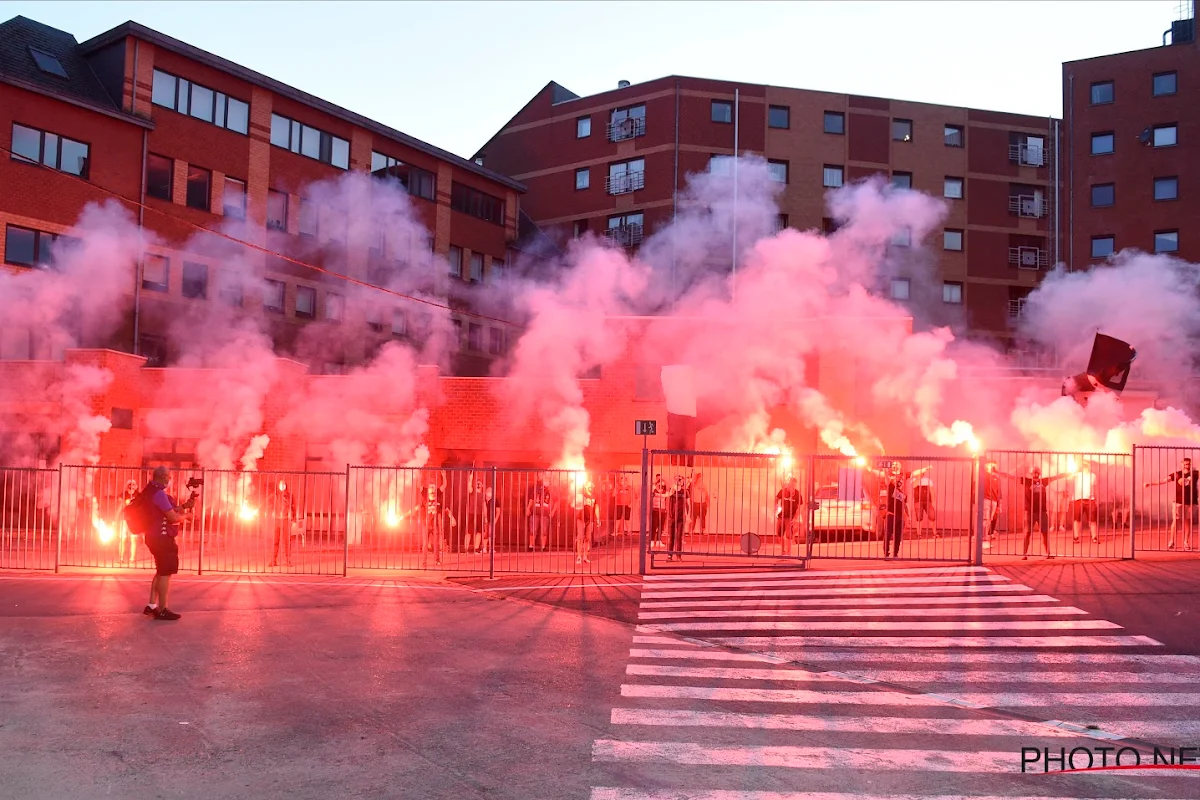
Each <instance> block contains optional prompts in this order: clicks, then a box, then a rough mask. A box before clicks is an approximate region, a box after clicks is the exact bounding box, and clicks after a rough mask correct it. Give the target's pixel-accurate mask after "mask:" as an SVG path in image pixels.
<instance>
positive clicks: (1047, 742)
mask: <svg viewBox="0 0 1200 800" xmlns="http://www.w3.org/2000/svg"><path fill="white" fill-rule="evenodd" d="M638 621H639V624H638V626H637V628H636V630H635V633H634V635H633V646H632V647H631V649H630V652H629V656H630V661H629V663H628V665H627V667H626V680H625V682H624V684H623V685H622V686H621V690H620V694H621V698H620V701H619V704H618V705H617V707H615V708H614V709H613V710H612V715H611V719H610V722H611V725H612V728H611V730H610V731H609V732H608V735H606V736H602V737H598V738H597V739H596V741H595V743H594V745H593V752H592V757H593V762H594V764H595V765H596V767H597V769H598V770H599V773H598V774H602V775H604V776H605V777H607V778H608V780H605V781H604V784H603V785H598V786H596V787H595V788H594V789H593V791H592V796H591V797H592V800H684V799H685V798H687V800H801V799H802V798H803V800H876V799H877V798H892V799H893V800H903V798H910V799H911V800H917V799H918V798H920V800H948V798H950V797H956V798H969V799H970V800H991V799H992V798H999V797H1006V798H1009V800H1022V798H1024V800H1041V797H1042V795H1040V794H1038V793H1037V792H1036V791H1034V792H1032V793H1031V792H1030V791H1029V790H1030V789H1031V788H1034V787H1040V788H1043V789H1045V788H1046V787H1047V786H1048V785H1049V784H1050V783H1051V781H1053V780H1066V781H1081V780H1085V779H1086V781H1087V783H1086V784H1082V783H1069V784H1061V783H1060V784H1056V785H1054V786H1053V787H1052V789H1051V794H1052V795H1053V796H1054V797H1059V796H1078V797H1085V796H1093V795H1092V794H1090V793H1092V792H1095V793H1096V795H1095V796H1111V797H1127V796H1133V795H1131V794H1130V792H1135V791H1137V787H1150V786H1154V785H1156V784H1154V781H1162V780H1175V781H1179V780H1180V777H1181V776H1182V775H1184V774H1190V775H1193V776H1194V777H1193V778H1192V780H1191V781H1190V782H1189V786H1191V787H1192V789H1194V788H1195V781H1196V780H1200V774H1198V773H1169V774H1166V773H1147V772H1144V771H1143V772H1125V773H1092V774H1088V775H1086V776H1079V777H1076V776H1062V777H1061V778H1053V779H1052V778H1050V777H1049V776H1047V775H1045V774H1044V773H1039V774H1041V775H1042V778H1041V779H1042V780H1043V781H1044V783H1042V784H1036V783H1031V782H1030V781H1031V779H1033V776H1032V775H1029V774H1024V775H1023V774H1022V772H1021V768H1022V748H1028V749H1029V751H1028V752H1030V753H1032V752H1034V749H1038V750H1037V752H1042V750H1041V749H1042V748H1046V749H1048V750H1049V752H1051V753H1058V752H1059V751H1060V749H1064V750H1065V751H1070V750H1071V749H1072V748H1078V747H1085V748H1089V749H1091V750H1093V751H1096V749H1097V748H1101V747H1109V748H1112V749H1113V750H1115V749H1117V748H1122V747H1129V746H1134V747H1138V748H1141V749H1143V751H1145V747H1144V745H1145V743H1150V744H1152V745H1160V746H1162V747H1164V748H1166V747H1181V746H1185V747H1194V746H1196V745H1197V743H1198V742H1197V737H1200V721H1197V720H1196V719H1195V714H1194V713H1193V709H1195V708H1197V707H1200V691H1196V690H1195V689H1196V685H1197V683H1198V682H1200V658H1197V657H1192V656H1182V655H1173V654H1168V653H1165V652H1162V645H1161V644H1160V643H1159V642H1158V641H1156V640H1154V639H1152V638H1150V637H1148V636H1144V635H1139V634H1137V633H1134V632H1129V631H1126V630H1124V629H1123V628H1122V627H1121V626H1120V625H1118V624H1116V623H1114V622H1111V621H1109V620H1104V619H1097V618H1094V617H1092V616H1091V615H1090V614H1089V613H1088V612H1087V611H1085V610H1083V609H1081V608H1077V607H1075V606H1070V605H1066V604H1063V603H1060V602H1059V601H1058V600H1057V599H1056V598H1054V597H1052V596H1049V595H1045V594H1038V593H1035V592H1034V591H1033V590H1032V589H1030V588H1029V587H1027V586H1023V585H1021V584H1019V583H1017V582H1014V581H1011V580H1008V579H1007V578H1004V577H1003V576H1000V575H997V574H995V573H992V572H991V571H990V570H988V569H986V568H981V567H958V568H933V569H930V568H905V569H897V570H864V571H862V572H846V571H842V572H824V571H822V572H804V571H788V572H774V573H772V572H766V573H752V572H739V573H733V574H730V573H724V574H715V575H678V576H674V575H662V576H653V577H647V578H646V580H645V584H644V587H643V591H642V596H641V605H640V608H639V613H638ZM1133 740H1137V741H1133ZM1110 752H1111V751H1110ZM1147 752H1148V751H1147ZM1096 763H1097V765H1098V764H1099V761H1097V762H1096ZM1146 763H1149V758H1147V761H1146ZM1192 789H1189V791H1188V792H1185V793H1184V794H1183V795H1178V796H1194V795H1195V793H1194V791H1192ZM1146 791H1150V790H1149V789H1147V790H1146ZM1171 791H1176V792H1177V791H1178V789H1175V790H1172V789H1169V788H1163V789H1159V790H1156V791H1155V796H1163V797H1166V796H1172V797H1173V796H1177V795H1176V794H1170V795H1168V794H1164V792H1171ZM1047 800H1049V795H1047Z"/></svg>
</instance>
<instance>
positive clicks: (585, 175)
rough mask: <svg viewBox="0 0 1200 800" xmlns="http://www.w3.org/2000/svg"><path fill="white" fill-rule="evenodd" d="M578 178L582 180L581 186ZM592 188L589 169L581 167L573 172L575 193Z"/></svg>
mask: <svg viewBox="0 0 1200 800" xmlns="http://www.w3.org/2000/svg"><path fill="white" fill-rule="evenodd" d="M580 178H582V179H583V180H582V185H581V181H580ZM590 188H592V170H591V168H590V167H581V168H579V169H577V170H575V191H577V192H582V191H584V190H585V189H590Z"/></svg>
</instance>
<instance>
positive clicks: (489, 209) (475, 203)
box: [450, 183, 504, 225]
mask: <svg viewBox="0 0 1200 800" xmlns="http://www.w3.org/2000/svg"><path fill="white" fill-rule="evenodd" d="M450 208H452V209H453V210H455V211H461V212H462V213H464V214H470V215H471V216H472V217H475V218H477V219H482V220H485V221H487V222H493V223H495V224H497V225H503V224H504V201H503V200H501V199H500V198H498V197H492V196H491V195H490V194H485V193H483V192H481V191H479V190H478V189H472V188H471V187H469V186H464V185H463V184H461V183H453V184H451V185H450Z"/></svg>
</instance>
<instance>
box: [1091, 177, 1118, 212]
mask: <svg viewBox="0 0 1200 800" xmlns="http://www.w3.org/2000/svg"><path fill="white" fill-rule="evenodd" d="M1097 189H1101V190H1103V189H1108V192H1109V201H1108V202H1107V203H1097V202H1096V190H1097ZM1088 200H1089V202H1090V204H1091V207H1092V208H1112V207H1113V206H1115V205H1116V204H1117V184H1116V183H1114V182H1112V181H1110V182H1108V183H1093V184H1092V185H1091V190H1090V192H1089V197H1088Z"/></svg>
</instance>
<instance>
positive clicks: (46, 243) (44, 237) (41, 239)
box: [4, 223, 63, 270]
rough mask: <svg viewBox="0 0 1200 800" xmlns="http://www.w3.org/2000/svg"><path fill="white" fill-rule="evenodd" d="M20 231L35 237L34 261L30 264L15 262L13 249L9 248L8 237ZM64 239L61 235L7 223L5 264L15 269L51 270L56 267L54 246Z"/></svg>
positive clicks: (5, 231) (5, 229)
mask: <svg viewBox="0 0 1200 800" xmlns="http://www.w3.org/2000/svg"><path fill="white" fill-rule="evenodd" d="M14 230H15V231H20V232H22V233H28V234H32V237H33V260H32V261H30V262H29V263H25V262H24V261H14V260H13V258H12V253H13V248H12V247H10V246H9V243H8V237H9V233H10V232H11V231H14ZM61 238H63V235H62V234H60V233H51V232H50V231H43V230H40V229H38V228H30V227H27V226H25V225H13V224H12V223H5V225H4V263H5V264H9V265H11V266H14V267H25V268H27V269H43V270H44V269H50V268H52V267H53V266H54V261H55V259H54V246H55V244H57V243H58V240H59V239H61Z"/></svg>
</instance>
